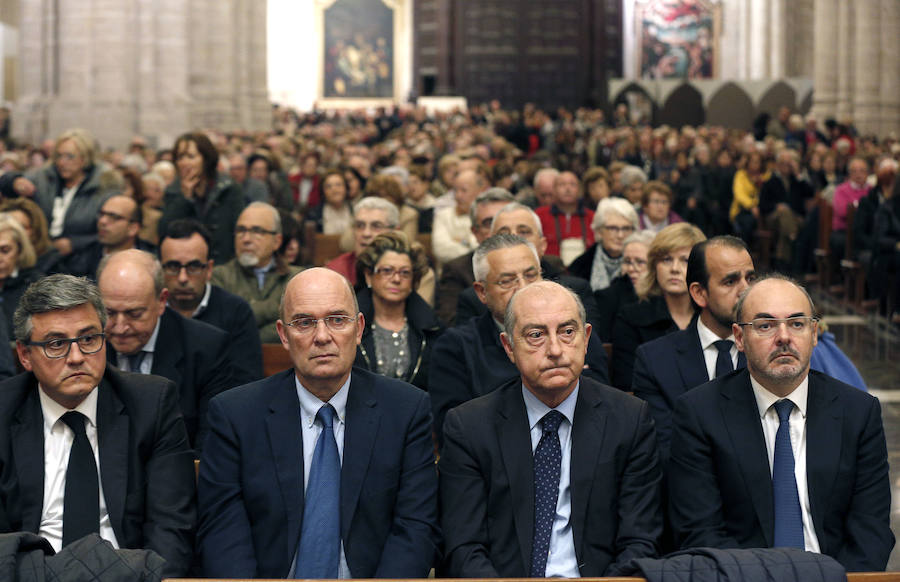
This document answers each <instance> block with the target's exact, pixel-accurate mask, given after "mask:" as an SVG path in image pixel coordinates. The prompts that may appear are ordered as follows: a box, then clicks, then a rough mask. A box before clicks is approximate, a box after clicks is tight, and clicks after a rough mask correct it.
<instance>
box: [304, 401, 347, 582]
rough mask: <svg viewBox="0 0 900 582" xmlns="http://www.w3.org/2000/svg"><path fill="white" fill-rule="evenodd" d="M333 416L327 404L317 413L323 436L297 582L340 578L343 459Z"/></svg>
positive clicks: (311, 472)
mask: <svg viewBox="0 0 900 582" xmlns="http://www.w3.org/2000/svg"><path fill="white" fill-rule="evenodd" d="M301 414H302V411H301ZM334 415H335V411H334V408H332V407H331V405H330V404H325V405H324V406H322V407H321V408H320V409H319V412H317V413H316V419H317V420H318V421H319V422H320V423H321V424H322V432H321V433H319V438H318V439H316V450H315V452H314V453H313V459H312V465H311V466H310V468H309V481H308V482H307V484H306V500H305V502H304V504H303V527H302V528H301V531H300V544H299V546H298V548H297V567H296V568H295V577H296V578H331V579H334V578H337V577H338V564H339V562H340V550H341V531H340V524H341V508H340V490H341V459H340V456H339V455H338V450H337V442H336V441H335V440H334Z"/></svg>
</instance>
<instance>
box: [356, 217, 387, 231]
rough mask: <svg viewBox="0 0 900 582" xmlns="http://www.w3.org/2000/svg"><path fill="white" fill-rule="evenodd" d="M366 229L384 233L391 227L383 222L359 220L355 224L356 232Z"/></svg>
mask: <svg viewBox="0 0 900 582" xmlns="http://www.w3.org/2000/svg"><path fill="white" fill-rule="evenodd" d="M366 227H369V229H370V230H375V231H382V230H387V229H389V228H390V227H389V226H388V225H387V224H385V223H383V222H363V221H362V220H357V221H356V222H354V223H353V228H354V229H355V230H365V229H366Z"/></svg>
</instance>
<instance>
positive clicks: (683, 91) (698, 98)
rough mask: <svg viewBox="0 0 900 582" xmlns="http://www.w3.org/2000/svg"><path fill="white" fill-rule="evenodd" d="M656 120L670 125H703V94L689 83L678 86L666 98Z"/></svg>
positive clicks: (704, 115)
mask: <svg viewBox="0 0 900 582" xmlns="http://www.w3.org/2000/svg"><path fill="white" fill-rule="evenodd" d="M657 122H658V123H660V124H666V125H671V126H672V127H682V126H684V125H691V126H693V127H697V126H698V125H703V124H704V123H705V122H706V112H705V111H704V110H703V95H701V94H700V91H698V90H697V89H696V88H695V87H694V86H693V85H691V84H689V83H685V84H684V85H682V86H680V87H678V88H677V89H675V90H674V91H672V93H671V94H670V95H669V98H668V99H666V102H665V104H664V105H663V106H662V109H660V111H659V116H658V119H657Z"/></svg>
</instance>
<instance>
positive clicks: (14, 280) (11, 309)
mask: <svg viewBox="0 0 900 582" xmlns="http://www.w3.org/2000/svg"><path fill="white" fill-rule="evenodd" d="M43 276H44V274H43V273H42V272H40V271H38V270H37V269H35V268H33V267H32V268H30V269H20V270H19V274H18V275H16V276H15V277H9V278H8V279H6V280H5V281H3V287H2V288H0V303H2V305H3V316H4V318H5V319H6V329H8V330H9V331H10V332H12V329H13V322H12V318H13V313H15V311H16V307H17V306H18V305H19V299H21V298H22V295H24V294H25V290H26V289H28V286H29V285H31V284H32V283H34V282H35V281H37V280H38V279H40V278H42V277H43ZM0 348H2V346H0Z"/></svg>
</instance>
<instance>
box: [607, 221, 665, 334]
mask: <svg viewBox="0 0 900 582" xmlns="http://www.w3.org/2000/svg"><path fill="white" fill-rule="evenodd" d="M654 237H656V233H655V232H651V231H649V230H642V231H638V232H635V233H632V234H631V235H629V236H628V237H627V238H626V239H625V242H623V243H622V268H621V270H620V272H621V274H620V275H619V276H618V277H616V278H615V279H613V280H612V281H611V282H610V284H609V287H607V288H606V289H601V290H599V291H595V292H594V299H595V300H596V304H597V307H598V312H599V316H598V317H597V318H596V320H595V323H594V332H595V333H597V334H599V335H600V339H602V340H603V341H605V342H608V341H611V340H610V338H611V337H612V328H613V322H614V321H615V320H616V314H617V313H618V312H619V310H620V309H621V308H622V307H623V306H624V305H630V304H631V303H635V302H637V300H638V298H637V293H636V292H635V289H636V288H637V284H638V281H639V280H640V278H641V277H642V276H643V275H644V273H646V272H647V253H648V251H649V250H650V243H652V242H653V239H654Z"/></svg>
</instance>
